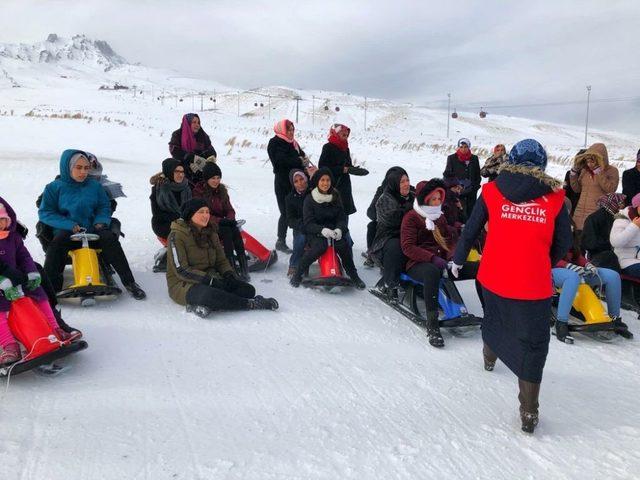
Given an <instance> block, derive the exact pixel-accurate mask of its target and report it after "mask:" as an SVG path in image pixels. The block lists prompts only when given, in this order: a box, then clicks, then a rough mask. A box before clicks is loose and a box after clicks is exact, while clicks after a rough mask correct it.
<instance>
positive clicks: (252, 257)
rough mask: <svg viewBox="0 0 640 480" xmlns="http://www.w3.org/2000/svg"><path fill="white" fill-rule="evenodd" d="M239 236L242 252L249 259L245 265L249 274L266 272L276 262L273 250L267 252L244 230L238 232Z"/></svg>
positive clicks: (266, 249) (276, 256)
mask: <svg viewBox="0 0 640 480" xmlns="http://www.w3.org/2000/svg"><path fill="white" fill-rule="evenodd" d="M240 235H242V242H243V243H244V251H245V253H246V254H247V257H249V260H248V262H247V263H248V269H249V271H250V272H257V271H261V270H266V269H267V268H269V267H270V266H271V265H273V264H274V263H276V262H277V261H278V254H277V253H276V251H275V250H269V249H268V248H267V247H265V246H264V245H262V244H261V243H260V242H259V241H258V240H256V239H255V238H254V237H252V236H251V235H250V234H248V233H247V232H246V231H245V230H240Z"/></svg>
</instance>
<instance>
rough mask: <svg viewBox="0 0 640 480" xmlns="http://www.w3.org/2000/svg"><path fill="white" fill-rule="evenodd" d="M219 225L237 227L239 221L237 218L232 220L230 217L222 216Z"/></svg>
mask: <svg viewBox="0 0 640 480" xmlns="http://www.w3.org/2000/svg"><path fill="white" fill-rule="evenodd" d="M218 225H220V226H221V227H235V226H236V225H237V222H236V221H235V220H231V219H230V218H221V219H220V221H219V222H218Z"/></svg>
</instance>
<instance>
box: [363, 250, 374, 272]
mask: <svg viewBox="0 0 640 480" xmlns="http://www.w3.org/2000/svg"><path fill="white" fill-rule="evenodd" d="M362 256H363V257H364V262H362V265H363V266H364V267H366V268H373V267H375V266H376V264H375V262H374V261H373V258H372V257H371V255H369V253H368V252H362Z"/></svg>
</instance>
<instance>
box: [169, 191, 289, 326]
mask: <svg viewBox="0 0 640 480" xmlns="http://www.w3.org/2000/svg"><path fill="white" fill-rule="evenodd" d="M181 210H182V213H181V217H180V218H179V219H178V220H176V221H175V222H173V223H172V224H171V233H170V234H169V245H168V247H169V254H168V256H167V288H168V290H169V296H170V297H171V299H172V300H173V301H174V302H176V303H177V304H179V305H186V307H187V311H189V312H194V313H195V314H196V315H198V316H199V317H202V318H206V317H208V316H209V315H210V314H211V312H212V311H219V310H276V309H277V308H278V302H276V300H275V299H273V298H264V297H262V296H260V295H256V290H255V288H253V286H252V285H250V284H249V283H247V282H243V281H242V280H239V279H238V278H237V277H236V275H235V274H234V271H233V268H231V265H230V264H229V261H228V260H227V257H226V255H225V253H224V249H223V247H222V245H221V243H220V239H219V238H218V234H217V233H216V230H215V227H214V226H213V225H212V224H211V222H210V217H211V215H210V213H209V207H208V205H207V202H206V200H204V199H202V198H192V199H191V200H189V201H188V202H186V203H185V204H184V205H182V209H181Z"/></svg>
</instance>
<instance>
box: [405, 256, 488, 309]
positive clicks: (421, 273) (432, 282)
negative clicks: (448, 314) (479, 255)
mask: <svg viewBox="0 0 640 480" xmlns="http://www.w3.org/2000/svg"><path fill="white" fill-rule="evenodd" d="M479 265H480V263H479V262H465V263H464V266H463V268H462V270H460V276H459V277H458V278H455V277H454V276H453V275H451V274H450V275H449V278H450V279H451V280H453V281H458V280H470V279H472V278H476V275H477V274H478V266H479ZM407 273H408V274H409V276H410V277H411V278H414V279H415V280H417V281H419V282H422V283H423V287H422V288H423V294H424V303H425V306H426V308H427V312H435V311H437V310H438V289H439V288H440V279H441V278H442V270H440V269H439V268H438V267H436V266H435V265H434V264H433V263H429V262H421V263H418V264H416V265H414V266H413V267H411V268H410V269H409V270H408V271H407ZM476 291H477V292H478V298H479V299H480V303H481V304H482V305H483V307H484V303H483V299H482V287H481V286H480V283H479V282H478V280H476Z"/></svg>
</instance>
